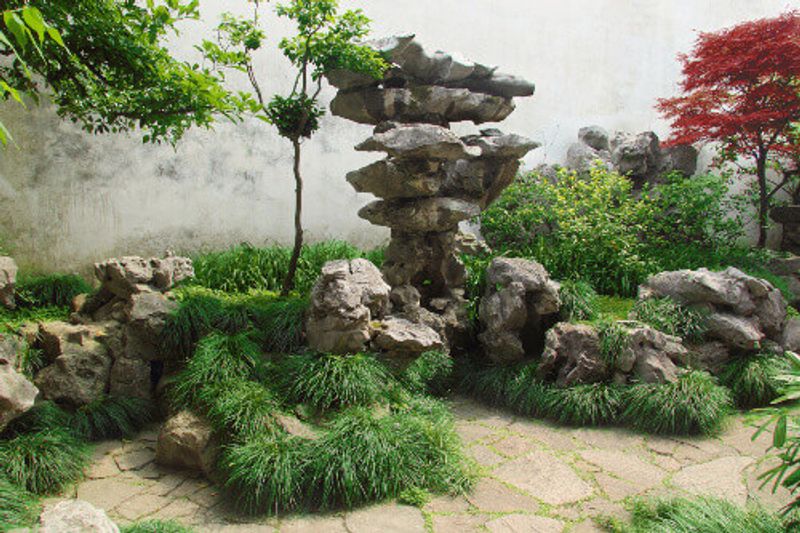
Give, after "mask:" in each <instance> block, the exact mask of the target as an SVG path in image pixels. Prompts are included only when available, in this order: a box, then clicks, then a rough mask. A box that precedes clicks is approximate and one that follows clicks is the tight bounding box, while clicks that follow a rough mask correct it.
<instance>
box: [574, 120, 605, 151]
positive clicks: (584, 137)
mask: <svg viewBox="0 0 800 533" xmlns="http://www.w3.org/2000/svg"><path fill="white" fill-rule="evenodd" d="M578 139H580V141H581V142H582V143H583V144H585V145H586V146H588V147H589V148H591V149H593V150H597V151H602V150H605V151H608V150H609V149H610V144H609V136H608V131H606V130H605V129H603V128H601V127H600V126H587V127H585V128H581V129H580V130H578Z"/></svg>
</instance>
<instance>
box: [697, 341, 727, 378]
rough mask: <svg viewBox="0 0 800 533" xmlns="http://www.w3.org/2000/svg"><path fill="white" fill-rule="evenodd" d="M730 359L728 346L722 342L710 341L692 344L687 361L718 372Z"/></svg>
mask: <svg viewBox="0 0 800 533" xmlns="http://www.w3.org/2000/svg"><path fill="white" fill-rule="evenodd" d="M730 360H731V352H730V350H729V349H728V347H727V346H726V345H725V344H723V343H722V342H719V341H711V342H705V343H703V344H700V345H696V346H692V347H691V351H690V354H689V357H688V359H687V363H690V364H691V365H692V366H695V367H697V368H700V369H702V370H707V371H709V372H711V373H712V374H719V373H720V372H721V371H722V370H723V369H724V368H725V365H726V364H727V363H728V362H729V361H730Z"/></svg>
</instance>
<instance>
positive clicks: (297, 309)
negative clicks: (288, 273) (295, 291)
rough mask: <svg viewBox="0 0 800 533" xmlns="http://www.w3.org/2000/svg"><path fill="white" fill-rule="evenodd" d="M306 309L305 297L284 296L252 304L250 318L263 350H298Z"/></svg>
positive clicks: (287, 351) (288, 351)
mask: <svg viewBox="0 0 800 533" xmlns="http://www.w3.org/2000/svg"><path fill="white" fill-rule="evenodd" d="M307 309H308V300H307V299H305V298H286V299H282V300H277V301H273V302H264V303H263V304H261V305H259V306H253V307H252V308H251V313H252V314H251V318H252V321H253V324H254V327H255V328H256V330H257V331H258V334H259V339H260V342H261V344H262V346H263V348H264V350H265V351H267V352H277V353H292V352H296V351H298V350H300V348H301V347H302V345H303V323H304V318H305V314H306V310H307Z"/></svg>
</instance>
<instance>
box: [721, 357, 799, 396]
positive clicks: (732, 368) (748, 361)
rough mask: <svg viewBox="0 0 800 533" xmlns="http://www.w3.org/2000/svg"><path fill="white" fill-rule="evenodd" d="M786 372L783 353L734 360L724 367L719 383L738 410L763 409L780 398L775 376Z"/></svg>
mask: <svg viewBox="0 0 800 533" xmlns="http://www.w3.org/2000/svg"><path fill="white" fill-rule="evenodd" d="M788 370H789V363H788V360H787V359H786V357H785V356H784V355H783V354H776V353H772V352H767V353H758V354H755V355H747V356H741V357H736V358H735V359H733V360H732V361H730V362H728V363H727V364H726V365H725V369H724V370H723V371H722V373H721V374H720V383H722V384H723V385H724V386H726V387H728V388H729V389H730V390H731V393H733V399H734V401H735V402H736V406H737V407H740V408H742V409H751V408H753V407H765V406H767V405H769V404H770V402H772V400H774V399H776V398H777V397H778V396H780V395H781V391H780V388H781V383H780V381H779V376H781V375H783V374H785V373H786V372H787V371H788Z"/></svg>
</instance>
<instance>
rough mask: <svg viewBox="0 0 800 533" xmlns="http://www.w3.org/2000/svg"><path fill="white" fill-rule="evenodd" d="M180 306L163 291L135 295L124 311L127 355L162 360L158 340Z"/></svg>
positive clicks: (126, 304) (147, 359)
mask: <svg viewBox="0 0 800 533" xmlns="http://www.w3.org/2000/svg"><path fill="white" fill-rule="evenodd" d="M177 307H178V304H177V303H176V302H175V301H173V300H170V299H168V298H167V297H166V296H164V295H163V294H161V293H160V292H144V293H139V294H133V295H131V296H130V298H129V299H128V300H127V301H126V302H125V306H124V308H123V313H124V319H123V322H124V323H125V329H124V337H125V338H124V344H125V350H124V355H125V357H127V358H129V359H143V360H146V361H153V360H157V359H162V358H163V357H164V354H162V353H161V349H160V347H159V337H160V335H161V332H162V330H163V329H164V324H165V323H166V321H167V317H168V316H169V314H170V313H171V312H173V311H174V310H175V309H176V308H177Z"/></svg>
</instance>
